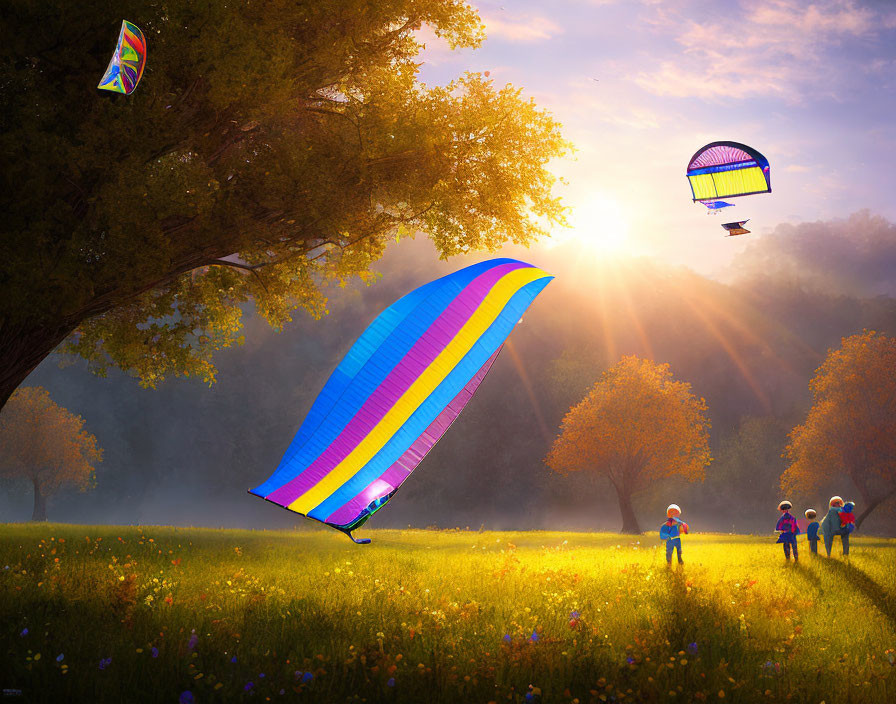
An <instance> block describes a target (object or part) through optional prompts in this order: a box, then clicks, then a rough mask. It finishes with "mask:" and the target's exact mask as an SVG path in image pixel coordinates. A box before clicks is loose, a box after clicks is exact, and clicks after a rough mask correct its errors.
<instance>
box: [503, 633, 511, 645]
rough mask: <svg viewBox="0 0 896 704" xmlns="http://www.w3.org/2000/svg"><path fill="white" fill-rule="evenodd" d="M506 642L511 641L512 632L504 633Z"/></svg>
mask: <svg viewBox="0 0 896 704" xmlns="http://www.w3.org/2000/svg"><path fill="white" fill-rule="evenodd" d="M504 642H505V643H509V642H510V634H509V633H505V634H504Z"/></svg>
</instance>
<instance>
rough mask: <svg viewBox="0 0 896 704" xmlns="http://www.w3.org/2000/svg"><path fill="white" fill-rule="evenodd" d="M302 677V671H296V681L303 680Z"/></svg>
mask: <svg viewBox="0 0 896 704" xmlns="http://www.w3.org/2000/svg"><path fill="white" fill-rule="evenodd" d="M301 677H302V671H301V670H296V679H297V680H298V679H301Z"/></svg>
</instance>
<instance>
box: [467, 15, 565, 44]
mask: <svg viewBox="0 0 896 704" xmlns="http://www.w3.org/2000/svg"><path fill="white" fill-rule="evenodd" d="M482 21H483V22H484V23H485V31H486V34H487V35H488V37H489V39H492V38H499V39H504V40H506V41H509V42H541V41H546V40H548V39H552V38H553V37H555V36H557V35H558V34H562V33H563V29H562V28H561V27H560V26H559V25H557V24H556V23H554V22H552V21H551V20H549V19H548V18H546V17H542V16H541V15H518V16H515V17H514V16H508V17H505V16H504V13H501V15H497V14H488V15H485V14H484V15H483V16H482Z"/></svg>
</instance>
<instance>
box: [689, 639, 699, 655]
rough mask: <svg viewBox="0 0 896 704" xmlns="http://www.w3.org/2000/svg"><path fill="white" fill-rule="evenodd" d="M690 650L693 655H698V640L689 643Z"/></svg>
mask: <svg viewBox="0 0 896 704" xmlns="http://www.w3.org/2000/svg"><path fill="white" fill-rule="evenodd" d="M688 652H689V653H690V654H691V655H696V654H697V642H696V641H694V642H693V643H689V644H688Z"/></svg>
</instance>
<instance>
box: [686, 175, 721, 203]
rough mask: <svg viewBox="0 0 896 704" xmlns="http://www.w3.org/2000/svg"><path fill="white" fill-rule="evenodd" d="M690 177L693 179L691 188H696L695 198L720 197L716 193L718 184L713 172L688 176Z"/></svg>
mask: <svg viewBox="0 0 896 704" xmlns="http://www.w3.org/2000/svg"><path fill="white" fill-rule="evenodd" d="M688 178H689V179H690V180H691V188H693V189H694V198H696V199H697V200H707V199H709V198H718V197H719V196H718V194H717V193H716V185H715V183H714V182H713V180H712V174H698V175H696V176H688Z"/></svg>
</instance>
